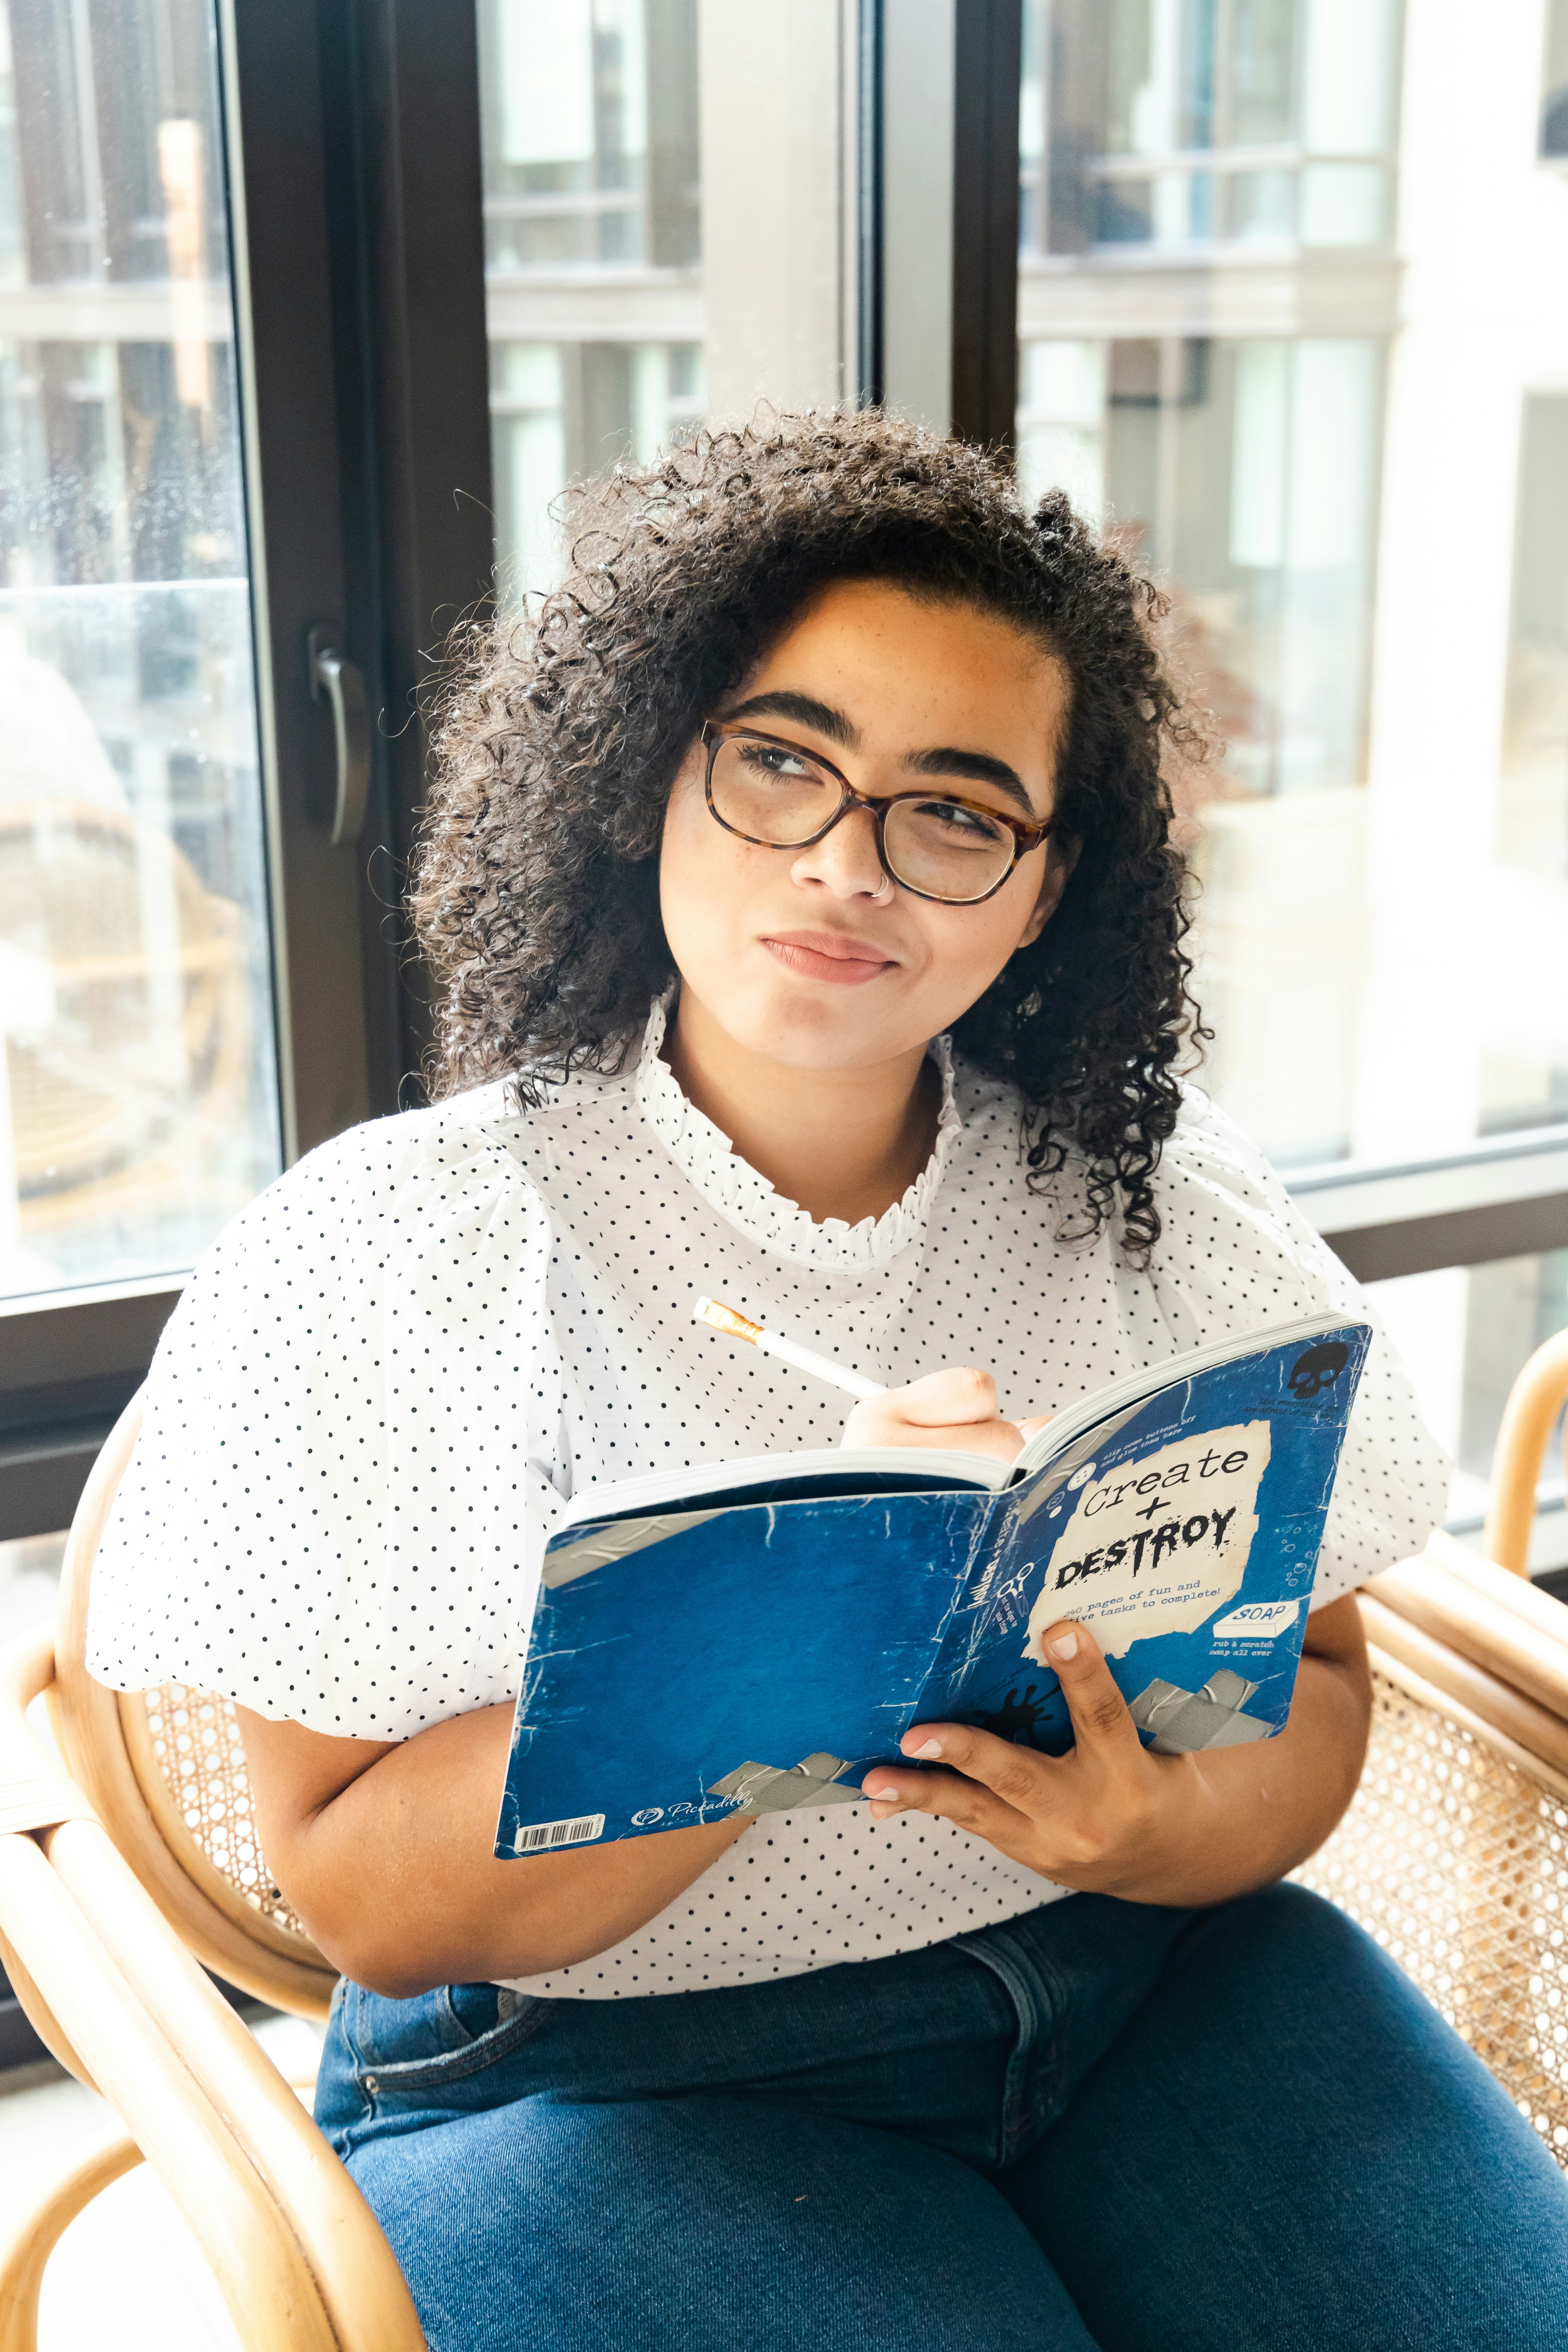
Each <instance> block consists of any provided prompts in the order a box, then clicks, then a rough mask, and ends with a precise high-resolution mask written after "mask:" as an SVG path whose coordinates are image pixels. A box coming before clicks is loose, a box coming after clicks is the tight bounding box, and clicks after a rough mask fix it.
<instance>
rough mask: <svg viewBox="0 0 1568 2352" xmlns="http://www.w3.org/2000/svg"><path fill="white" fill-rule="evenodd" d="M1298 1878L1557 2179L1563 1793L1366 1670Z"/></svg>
mask: <svg viewBox="0 0 1568 2352" xmlns="http://www.w3.org/2000/svg"><path fill="white" fill-rule="evenodd" d="M1552 1778H1553V1779H1555V1778H1556V1776H1555V1775H1553V1776H1552ZM1296 1876H1297V1878H1298V1879H1299V1880H1300V1882H1301V1884H1302V1885H1306V1886H1310V1887H1314V1888H1316V1890H1317V1892H1318V1893H1319V1894H1320V1895H1327V1896H1328V1898H1329V1900H1330V1901H1331V1903H1336V1904H1338V1905H1339V1906H1340V1908H1341V1909H1342V1910H1343V1911H1347V1912H1349V1914H1350V1916H1351V1917H1352V1919H1355V1920H1357V1921H1359V1923H1360V1925H1361V1926H1362V1927H1364V1928H1365V1929H1366V1930H1367V1932H1368V1934H1369V1935H1371V1936H1373V1937H1375V1938H1376V1940H1377V1942H1378V1943H1380V1944H1381V1945H1382V1946H1383V1948H1384V1950H1385V1951H1386V1952H1387V1953H1388V1954H1389V1955H1390V1957H1391V1958H1394V1959H1395V1960H1397V1961H1398V1963H1399V1965H1400V1967H1401V1968H1402V1969H1404V1970H1405V1974H1406V1975H1407V1976H1409V1977H1412V1978H1414V1979H1415V1982H1416V1983H1417V1984H1418V1985H1419V1986H1420V1987H1421V1990H1422V1991H1423V1992H1424V1993H1426V1997H1427V1999H1428V2000H1430V2001H1431V2002H1432V2003H1433V2005H1434V2007H1435V2008H1436V2009H1438V2010H1440V2011H1442V2013H1443V2015H1444V2016H1445V2017H1446V2018H1447V2021H1448V2022H1449V2024H1450V2025H1452V2026H1453V2027H1454V2028H1455V2030H1456V2032H1458V2033H1459V2034H1460V2035H1461V2037H1462V2038H1463V2039H1464V2040H1465V2041H1466V2042H1468V2043H1469V2045H1470V2047H1471V2049H1472V2050H1473V2051H1474V2052H1475V2053H1476V2055H1477V2056H1478V2057H1479V2058H1481V2059H1483V2060H1484V2061H1485V2063H1487V2065H1488V2066H1489V2068H1490V2069H1491V2071H1492V2073H1493V2074H1495V2075H1496V2076H1497V2078H1498V2081H1499V2082H1500V2084H1502V2086H1503V2089H1504V2090H1505V2091H1506V2092H1507V2093H1508V2095H1509V2097H1510V2099H1511V2100H1512V2101H1513V2103H1514V2105H1516V2106H1517V2107H1518V2108H1519V2110H1520V2112H1521V2115H1525V2116H1529V2118H1530V2120H1531V2123H1532V2124H1533V2125H1534V2126H1535V2128H1536V2130H1537V2131H1538V2132H1539V2133H1540V2134H1541V2136H1542V2138H1543V2139H1544V2140H1545V2141H1546V2143H1547V2145H1548V2147H1550V2148H1551V2150H1552V2154H1553V2155H1554V2156H1555V2157H1556V2158H1557V2160H1558V2162H1559V2163H1560V2164H1561V2165H1562V2166H1563V2168H1564V2169H1565V2170H1568V1786H1565V1787H1564V1788H1563V1790H1561V1791H1555V1790H1552V1788H1550V1787H1547V1786H1545V1785H1543V1784H1542V1781H1539V1780H1535V1779H1534V1778H1533V1777H1532V1776H1531V1774H1530V1773H1528V1772H1527V1771H1525V1770H1524V1769H1522V1768H1521V1766H1519V1765H1516V1764H1513V1763H1511V1762H1509V1761H1507V1760H1506V1759H1504V1758H1503V1757H1502V1756H1500V1754H1499V1753H1498V1752H1497V1750H1496V1749H1495V1748H1492V1747H1491V1746H1489V1744H1487V1743H1486V1742H1484V1741H1483V1740H1482V1739H1481V1738H1479V1737H1478V1736H1477V1735H1476V1733H1475V1732H1474V1731H1472V1730H1470V1729H1468V1728H1467V1727H1465V1726H1463V1725H1461V1724H1459V1723H1458V1722H1456V1721H1454V1720H1453V1719H1452V1718H1451V1717H1446V1716H1445V1715H1443V1714H1442V1713H1441V1711H1440V1710H1439V1708H1437V1707H1436V1706H1428V1705H1426V1704H1424V1703H1423V1702H1422V1701H1420V1700H1418V1699H1417V1698H1415V1697H1414V1696H1411V1694H1410V1693H1409V1692H1407V1691H1405V1690H1403V1689H1402V1688H1401V1687H1400V1686H1399V1685H1398V1684H1397V1683H1395V1682H1394V1681H1392V1680H1391V1679H1390V1678H1389V1677H1388V1676H1387V1675H1383V1674H1379V1675H1376V1676H1375V1677H1374V1684H1373V1720H1372V1742H1371V1746H1370V1748H1369V1750H1368V1754H1367V1760H1366V1769H1365V1770H1364V1772H1363V1775H1362V1780H1361V1786H1360V1788H1359V1790H1357V1792H1356V1797H1355V1801H1354V1803H1353V1804H1352V1806H1351V1809H1350V1811H1349V1812H1348V1813H1347V1814H1346V1815H1345V1817H1344V1820H1343V1821H1342V1822H1341V1824H1340V1826H1339V1828H1338V1829H1337V1830H1336V1831H1335V1832H1334V1834H1333V1836H1332V1837H1331V1838H1330V1840H1329V1842H1328V1843H1327V1844H1326V1845H1324V1846H1322V1847H1321V1848H1320V1850H1319V1852H1318V1853H1315V1854H1314V1855H1313V1856H1312V1859H1311V1861H1310V1862H1309V1863H1308V1864H1306V1865H1305V1866H1304V1867H1303V1868H1302V1869H1300V1870H1299V1871H1298V1872H1297V1873H1296Z"/></svg>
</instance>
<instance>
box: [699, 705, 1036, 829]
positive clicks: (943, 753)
mask: <svg viewBox="0 0 1568 2352" xmlns="http://www.w3.org/2000/svg"><path fill="white" fill-rule="evenodd" d="M723 718H724V723H725V725H726V726H733V725H735V724H736V723H737V722H738V721H739V720H741V719H794V720H795V724H796V726H797V727H810V728H812V729H813V730H815V731H816V733H817V734H818V735H826V738H827V740H828V741H829V742H830V743H837V745H838V746H839V748H840V750H842V751H858V750H859V748H860V736H859V730H858V729H857V728H856V727H855V726H854V725H853V724H852V723H851V721H850V720H849V719H847V718H846V716H845V714H844V713H843V711H842V710H835V709H834V708H833V706H832V704H831V703H827V702H818V701H817V699H816V696H815V695H812V694H794V693H791V692H790V691H789V690H788V689H787V688H777V689H776V690H775V691H774V692H773V693H771V694H753V695H752V697H751V698H750V699H749V700H748V701H745V702H741V703H737V704H736V706H735V708H734V709H732V710H726V711H725V712H724V713H723ZM899 764H900V767H903V768H906V769H907V770H908V771H909V772H910V775H912V776H962V777H963V778H965V779H966V780H967V781H968V782H970V783H974V784H994V785H995V786H996V789H997V791H998V792H1000V793H1005V795H1006V797H1007V798H1008V799H1009V800H1010V801H1013V802H1015V803H1016V805H1017V806H1018V807H1019V808H1020V809H1021V810H1022V811H1023V813H1024V814H1025V815H1026V817H1029V818H1035V817H1036V816H1037V814H1038V812H1037V809H1036V807H1035V803H1034V802H1033V801H1032V800H1031V799H1030V798H1029V793H1028V788H1027V786H1026V784H1025V782H1024V781H1023V779H1022V777H1021V776H1020V775H1019V773H1018V772H1017V770H1016V768H1010V767H1009V766H1008V765H1007V762H1006V761H1005V760H997V759H994V758H993V757H992V755H991V753H990V752H989V751H956V750H954V749H952V747H950V746H944V747H942V749H940V750H938V751H910V753H909V754H908V756H907V757H906V758H905V759H903V760H901V761H900V763H899Z"/></svg>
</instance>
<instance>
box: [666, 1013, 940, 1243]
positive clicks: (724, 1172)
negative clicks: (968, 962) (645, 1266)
mask: <svg viewBox="0 0 1568 2352" xmlns="http://www.w3.org/2000/svg"><path fill="white" fill-rule="evenodd" d="M674 995H675V992H674V991H673V989H672V990H671V991H670V992H669V993H668V995H666V996H662V997H659V998H658V999H656V1001H655V1003H654V1006H653V1009H652V1011H651V1012H650V1013H649V1014H648V1020H647V1033H646V1034H645V1036H644V1038H643V1048H642V1058H641V1060H640V1062H639V1063H638V1065H637V1079H636V1089H637V1105H638V1108H640V1110H641V1112H642V1115H643V1118H645V1119H646V1120H647V1124H648V1126H649V1127H651V1128H652V1129H653V1131H654V1133H655V1134H656V1135H657V1136H658V1139H659V1141H660V1142H661V1143H662V1144H663V1146H664V1148H665V1150H667V1151H668V1154H669V1156H670V1158H671V1159H672V1160H674V1161H675V1163H676V1166H677V1167H678V1168H679V1170H680V1171H681V1173H682V1175H683V1176H685V1177H686V1179H687V1180H688V1181H689V1183H690V1184H691V1185H692V1186H693V1187H694V1188H695V1190H696V1191H697V1192H700V1194H701V1195H702V1198H703V1199H704V1200H705V1201H706V1202H708V1204H709V1206H710V1208H712V1209H716V1210H717V1211H718V1213H719V1214H720V1215H721V1217H724V1218H726V1219H727V1220H728V1222H729V1223H731V1224H732V1225H736V1226H738V1227H739V1228H740V1230H741V1232H742V1233H743V1234H746V1236H747V1237H748V1239H749V1240H751V1241H753V1242H755V1243H757V1244H758V1245H759V1246H760V1247H761V1248H763V1249H766V1250H773V1251H775V1252H777V1254H778V1255H780V1256H783V1257H787V1258H793V1259H794V1260H795V1262H796V1264H798V1265H813V1266H818V1267H821V1268H825V1269H836V1270H839V1271H844V1272H855V1271H862V1270H865V1269H867V1268H869V1267H873V1266H880V1265H887V1264H888V1262H889V1259H890V1258H893V1257H896V1256H897V1255H898V1254H899V1252H900V1250H901V1249H904V1248H906V1247H907V1246H908V1244H910V1242H912V1241H916V1240H918V1239H919V1238H920V1236H921V1234H923V1233H924V1231H925V1228H926V1223H927V1221H928V1219H929V1217H930V1215H931V1204H932V1202H934V1200H935V1199H936V1193H937V1187H938V1186H939V1184H940V1183H941V1181H942V1168H943V1165H944V1163H945V1161H946V1160H947V1156H948V1154H949V1152H951V1150H952V1147H953V1145H954V1144H955V1143H956V1142H957V1140H958V1138H959V1136H960V1135H961V1134H962V1133H963V1119H962V1118H960V1117H959V1113H958V1108H957V1106H956V1104H955V1103H954V1101H953V1086H952V1046H951V1045H950V1044H949V1042H948V1040H947V1038H946V1037H935V1038H933V1039H932V1040H931V1046H930V1048H929V1050H930V1053H931V1058H932V1060H933V1061H934V1062H935V1064H936V1066H937V1068H938V1069H939V1070H940V1071H941V1073H942V1110H941V1113H940V1115H939V1117H938V1119H937V1129H936V1144H935V1147H934V1149H933V1150H932V1152H931V1158H930V1159H929V1160H927V1162H926V1164H925V1166H924V1167H923V1168H922V1169H921V1172H920V1174H919V1175H918V1176H917V1177H916V1179H915V1181H914V1182H913V1183H912V1184H911V1185H910V1189H909V1191H908V1192H906V1193H905V1194H904V1197H903V1199H902V1200H901V1201H895V1202H894V1203H893V1205H892V1207H891V1208H890V1209H886V1210H884V1211H883V1213H882V1214H881V1215H880V1216H879V1217H875V1218H873V1217H863V1218H862V1219H861V1221H860V1223H858V1225H849V1224H846V1223H845V1222H844V1220H843V1218H842V1217H828V1218H826V1219H825V1220H824V1222H823V1223H821V1224H818V1223H816V1220H815V1219H814V1218H813V1217H811V1216H810V1215H809V1214H808V1213H807V1212H806V1211H805V1209H802V1208H800V1207H798V1206H797V1205H796V1203H795V1202H794V1201H786V1200H785V1199H784V1196H783V1194H782V1193H780V1192H775V1191H774V1189H773V1185H771V1184H770V1183H769V1182H768V1180H767V1178H766V1177H765V1176H760V1175H759V1174H758V1173H757V1171H756V1170H755V1169H754V1168H752V1167H751V1166H749V1165H748V1163H747V1162H746V1161H745V1160H742V1158H741V1157H740V1155H739V1154H738V1153H737V1152H735V1151H733V1150H731V1147H730V1139H729V1137H728V1136H727V1135H724V1134H722V1133H721V1130H720V1129H718V1128H717V1127H715V1126H714V1124H713V1121H712V1120H711V1119H710V1118H705V1117H704V1116H703V1114H702V1112H701V1111H700V1110H698V1109H697V1108H696V1107H695V1105H693V1104H691V1103H689V1102H688V1101H687V1099H686V1097H685V1096H684V1095H683V1094H682V1093H681V1091H680V1088H679V1086H678V1085H677V1083H676V1079H675V1076H674V1073H673V1072H672V1070H671V1069H670V1067H669V1065H668V1062H664V1061H661V1060H660V1059H659V1047H660V1046H661V1045H663V1043H664V1033H665V1024H666V1022H667V1020H668V1013H669V1008H670V1006H671V1004H672V1003H674Z"/></svg>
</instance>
